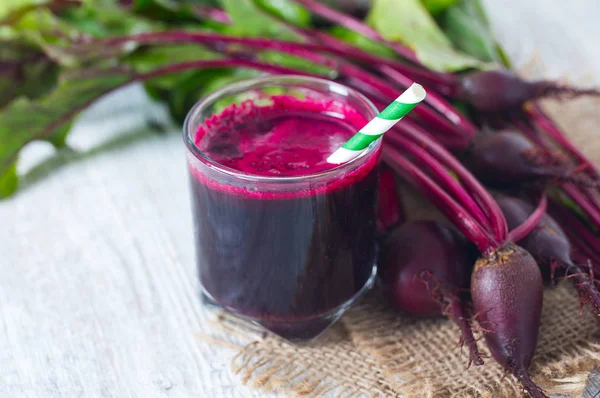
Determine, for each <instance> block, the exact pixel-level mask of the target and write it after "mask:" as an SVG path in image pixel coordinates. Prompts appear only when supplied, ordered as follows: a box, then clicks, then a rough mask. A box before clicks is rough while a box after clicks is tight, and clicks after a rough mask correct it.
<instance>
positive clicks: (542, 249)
mask: <svg viewBox="0 0 600 398" xmlns="http://www.w3.org/2000/svg"><path fill="white" fill-rule="evenodd" d="M497 202H498V205H500V208H501V209H502V212H503V213H504V216H505V217H506V222H507V224H508V227H509V228H510V229H513V228H516V227H517V226H519V225H520V224H522V223H523V222H524V221H525V219H527V217H529V215H530V214H531V213H532V212H533V211H534V208H533V206H532V205H531V204H529V203H528V202H526V201H524V200H522V199H519V198H514V197H509V196H499V197H498V199H497ZM518 243H519V245H520V246H521V247H523V248H524V249H526V250H527V251H528V252H529V253H530V254H531V255H532V256H533V258H534V259H535V260H536V261H537V262H538V264H539V265H540V266H541V269H542V274H543V275H544V277H545V278H546V279H548V280H550V279H552V278H553V277H554V274H555V271H556V269H557V268H558V269H559V270H560V271H561V272H560V274H561V275H562V274H564V275H566V277H567V278H569V279H571V280H572V281H573V283H574V285H575V288H576V289H577V291H578V293H579V299H580V301H581V303H582V305H583V304H586V303H590V306H591V309H592V312H593V313H594V314H595V315H596V316H600V293H599V292H598V290H597V289H596V286H595V284H594V281H593V279H592V278H591V277H590V275H589V274H588V273H587V272H585V271H584V270H583V269H582V268H581V267H580V266H579V265H577V264H575V263H573V261H572V259H571V243H570V242H569V239H568V238H567V235H566V234H565V232H564V231H563V230H562V228H561V227H560V225H559V224H558V223H557V222H556V221H555V220H554V219H553V218H552V217H551V216H550V215H548V214H544V216H543V217H542V218H541V220H540V223H539V225H538V227H537V228H536V229H534V230H533V231H532V232H531V233H529V234H528V235H527V236H526V237H525V238H524V239H522V240H520V241H519V242H518Z"/></svg>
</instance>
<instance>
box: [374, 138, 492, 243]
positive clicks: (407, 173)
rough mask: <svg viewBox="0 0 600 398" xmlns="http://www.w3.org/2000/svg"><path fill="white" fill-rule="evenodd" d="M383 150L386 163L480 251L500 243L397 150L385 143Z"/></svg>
mask: <svg viewBox="0 0 600 398" xmlns="http://www.w3.org/2000/svg"><path fill="white" fill-rule="evenodd" d="M382 154H383V160H384V162H386V163H387V164H388V166H390V167H391V168H392V169H394V171H395V172H396V173H398V174H400V175H401V176H403V177H404V178H405V179H406V180H408V181H409V182H410V183H412V184H413V185H414V186H415V187H416V188H417V189H419V190H420V191H421V192H422V193H423V194H424V195H425V196H426V197H428V198H429V199H430V200H431V201H432V202H433V203H434V204H435V205H436V207H437V208H438V209H439V210H440V211H441V212H443V213H444V214H445V215H446V217H447V218H448V219H449V220H451V221H452V222H453V223H454V225H455V226H456V227H457V228H458V229H459V230H460V231H461V232H462V233H463V234H464V235H465V236H466V237H467V238H468V239H469V240H471V241H472V242H473V243H474V244H475V245H476V246H477V247H478V248H479V250H480V251H481V252H482V253H491V252H492V251H494V250H495V249H496V248H498V247H499V246H500V245H501V243H500V242H498V241H496V240H495V239H494V238H493V237H492V236H491V235H490V234H489V233H488V232H487V231H486V230H485V229H484V228H483V227H482V226H481V224H480V223H478V222H477V220H475V219H474V218H473V217H472V216H471V215H470V214H469V213H468V212H467V211H466V210H465V209H464V208H463V207H462V206H461V205H459V204H458V203H456V201H455V200H454V199H452V198H451V197H450V196H449V195H448V194H447V193H446V192H444V190H443V189H441V188H440V187H439V186H438V185H437V184H436V183H435V182H434V181H433V180H431V178H429V176H427V175H426V174H425V173H424V172H423V171H421V170H420V169H419V168H418V167H416V166H415V165H414V164H413V163H412V162H410V161H409V160H407V159H405V158H404V157H403V156H402V155H401V154H400V153H398V151H396V150H394V149H393V148H390V147H389V146H384V147H383V149H382Z"/></svg>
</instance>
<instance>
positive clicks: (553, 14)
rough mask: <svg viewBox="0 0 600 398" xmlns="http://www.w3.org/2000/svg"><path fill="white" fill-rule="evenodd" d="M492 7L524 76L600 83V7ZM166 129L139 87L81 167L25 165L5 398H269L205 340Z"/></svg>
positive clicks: (88, 132)
mask: <svg viewBox="0 0 600 398" xmlns="http://www.w3.org/2000/svg"><path fill="white" fill-rule="evenodd" d="M485 3H486V5H487V6H488V7H489V10H490V14H491V17H492V22H493V24H494V29H495V31H496V32H497V35H498V37H499V38H500V39H501V40H502V42H503V43H505V46H506V49H507V50H508V53H509V54H510V55H511V56H512V57H513V58H514V60H515V62H516V63H517V64H519V65H522V64H525V63H527V62H528V61H529V60H530V59H531V57H532V56H533V55H534V54H537V55H538V56H539V57H540V58H543V59H544V62H545V64H546V65H550V67H551V69H550V71H549V72H548V76H550V77H556V76H564V75H567V74H569V75H575V76H576V77H577V75H579V74H581V75H582V76H583V75H584V74H585V75H589V74H594V76H595V79H596V81H597V82H599V81H600V57H599V56H598V55H599V52H598V47H597V43H596V41H597V39H598V38H600V28H599V27H598V22H597V17H598V15H600V2H598V1H597V0H572V1H570V2H569V3H568V5H565V4H564V3H563V2H561V1H558V0H526V1H524V0H510V1H508V0H487V1H485ZM164 118H165V111H164V109H162V108H161V107H157V106H156V105H152V104H150V103H149V102H148V100H147V99H146V98H145V97H144V95H143V92H142V90H141V89H140V87H135V86H134V87H128V88H126V89H125V90H122V91H121V92H119V93H117V94H115V95H112V96H110V97H108V98H106V99H104V100H103V101H102V102H101V103H99V104H97V105H96V106H95V107H94V108H93V109H91V110H90V111H89V112H87V113H86V115H85V116H84V117H82V118H81V119H80V120H79V121H78V123H77V124H76V126H75V131H74V133H73V135H72V136H71V137H70V139H69V143H70V145H72V146H73V147H74V148H75V149H77V151H78V153H77V154H71V155H68V154H62V155H60V156H56V155H54V153H53V151H52V150H51V149H50V148H49V147H48V146H47V145H44V144H35V145H32V146H31V147H30V148H28V149H27V150H26V151H25V153H24V155H23V159H22V162H21V164H20V167H21V171H22V172H26V173H27V179H26V186H25V187H24V189H22V191H21V192H20V193H19V194H18V195H17V196H15V197H14V198H12V199H10V200H8V201H4V202H0V398H4V397H6V398H13V397H18V398H20V397H25V398H29V397H31V398H38V397H39V398H55V397H86V398H87V397H93V398H95V397H118V398H121V397H143V398H150V397H251V396H258V394H257V393H254V392H252V391H249V390H247V389H246V388H244V387H242V386H241V385H240V383H239V382H238V381H237V380H236V378H235V377H234V376H233V375H232V374H231V373H230V370H229V359H230V357H231V352H230V351H227V350H225V349H224V348H222V347H219V346H214V345H209V344H202V343H200V342H199V341H198V340H197V339H196V338H195V337H194V334H195V333H197V332H206V333H208V332H210V324H209V323H208V322H207V317H208V315H207V312H206V311H205V310H204V309H203V307H202V306H201V304H200V301H199V299H198V294H197V292H198V283H197V280H196V272H195V267H194V258H193V246H192V225H191V217H190V206H189V197H188V196H189V193H188V186H187V176H186V173H185V164H184V156H183V154H184V151H183V145H182V143H181V139H180V137H179V134H177V132H176V131H174V132H170V133H169V134H167V135H159V134H156V133H155V132H152V129H150V128H148V127H147V126H146V120H147V119H152V120H158V121H161V120H164ZM40 162H41V166H40V165H39V164H40Z"/></svg>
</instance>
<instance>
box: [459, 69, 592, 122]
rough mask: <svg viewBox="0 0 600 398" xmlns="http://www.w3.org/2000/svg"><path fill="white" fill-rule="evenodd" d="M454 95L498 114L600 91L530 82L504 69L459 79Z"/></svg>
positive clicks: (483, 110) (477, 107) (543, 82)
mask: <svg viewBox="0 0 600 398" xmlns="http://www.w3.org/2000/svg"><path fill="white" fill-rule="evenodd" d="M454 94H455V96H456V97H457V98H458V99H461V100H463V101H466V102H468V103H469V104H471V105H472V106H473V107H475V108H476V109H477V110H478V111H480V112H485V113H497V112H506V111H511V110H520V109H521V107H522V106H523V104H524V103H525V102H526V101H529V100H534V99H539V98H547V97H574V96H578V95H600V91H598V90H594V89H588V90H583V89H576V88H573V87H566V86H561V85H559V84H557V83H556V82H551V81H545V80H543V81H535V82H528V81H525V80H523V79H521V78H520V77H518V76H517V75H516V74H514V73H512V72H510V71H508V70H505V69H501V70H489V71H475V72H471V73H469V74H467V75H465V76H463V77H462V78H461V79H459V83H458V85H457V87H456V89H455V93H454Z"/></svg>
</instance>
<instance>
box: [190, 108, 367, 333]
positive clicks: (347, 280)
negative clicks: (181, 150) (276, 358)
mask: <svg viewBox="0 0 600 398" xmlns="http://www.w3.org/2000/svg"><path fill="white" fill-rule="evenodd" d="M366 122H367V120H366V119H365V118H364V117H363V116H362V115H360V114H359V113H358V112H357V111H356V110H354V109H353V108H351V107H348V106H347V105H344V104H342V103H340V102H336V101H325V100H315V99H307V98H305V99H298V98H295V97H291V96H275V97H270V98H269V102H268V104H266V105H260V104H257V103H256V102H252V101H245V102H242V103H241V104H235V105H231V106H229V107H227V108H226V109H225V110H223V111H222V112H220V113H219V114H216V115H213V116H212V117H210V118H209V119H207V120H206V121H205V122H204V125H202V126H201V127H200V128H199V129H198V132H197V134H196V137H195V144H196V146H197V148H198V149H199V150H200V151H201V152H202V153H204V154H205V155H206V156H207V157H209V158H210V159H211V161H213V162H216V163H218V164H219V165H220V166H224V167H227V168H229V169H232V170H235V171H237V172H241V173H244V174H249V175H254V176H260V177H300V176H307V175H311V174H316V173H321V172H324V171H327V170H330V169H333V168H335V167H338V166H335V165H331V164H328V163H327V161H326V159H327V157H328V156H329V155H330V154H331V153H333V152H334V151H335V150H336V149H337V148H339V147H340V146H341V145H342V144H343V143H344V142H345V141H347V140H348V139H349V138H350V137H352V135H354V134H355V132H356V131H358V130H359V129H360V128H361V127H362V126H364V124H366ZM377 158H378V156H377V155H370V157H369V158H368V159H367V160H365V161H363V162H361V164H360V165H359V166H357V167H354V168H350V169H348V170H344V172H341V173H340V174H339V175H337V174H336V175H334V176H332V177H331V178H327V181H326V182H320V183H316V184H311V183H306V184H300V186H298V185H292V187H290V188H289V189H287V188H286V187H285V186H283V187H282V188H281V189H278V190H276V191H274V190H272V189H265V190H262V189H260V184H259V185H258V189H257V188H256V186H252V187H251V188H249V187H247V186H244V184H235V185H234V184H228V183H224V182H222V181H216V180H215V179H213V178H209V177H207V176H206V173H202V172H201V171H200V169H198V168H196V167H194V166H193V165H192V166H190V169H191V172H192V173H191V176H192V178H191V179H192V202H193V207H194V214H195V240H196V248H197V250H196V252H197V257H198V258H197V261H198V265H199V273H200V280H201V284H202V287H203V290H204V293H206V294H207V295H208V296H209V297H210V298H211V299H212V300H214V301H215V302H217V303H218V304H220V305H222V306H224V307H226V308H228V309H230V310H233V311H235V312H237V313H239V314H242V315H244V316H247V317H250V318H252V319H254V320H255V321H257V322H259V323H261V324H262V325H264V326H265V327H267V328H268V329H271V330H272V331H274V332H275V333H278V334H280V335H282V336H283V337H286V338H288V339H291V340H303V339H308V338H311V337H314V336H315V335H317V334H319V333H320V332H321V331H322V330H323V329H325V328H326V327H327V326H329V324H331V323H332V321H334V320H335V319H332V317H335V316H336V315H335V310H336V309H337V308H339V307H340V306H342V305H343V304H344V303H346V302H348V301H349V300H351V299H352V298H353V297H354V296H355V295H356V294H357V293H358V292H359V291H361V289H362V288H363V287H364V286H365V285H366V284H367V282H368V281H369V280H370V278H371V275H372V270H373V264H374V262H375V209H376V194H377V182H378V168H377V167H376V164H377ZM342 167H343V166H342Z"/></svg>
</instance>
